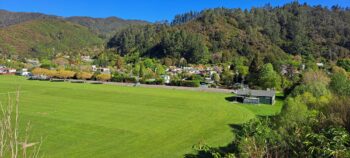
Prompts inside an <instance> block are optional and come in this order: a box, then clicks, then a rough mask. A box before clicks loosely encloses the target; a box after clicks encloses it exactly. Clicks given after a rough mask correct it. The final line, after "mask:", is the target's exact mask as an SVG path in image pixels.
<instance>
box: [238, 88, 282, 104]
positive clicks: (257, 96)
mask: <svg viewBox="0 0 350 158" xmlns="http://www.w3.org/2000/svg"><path fill="white" fill-rule="evenodd" d="M234 93H235V94H236V96H235V98H236V101H239V102H243V103H245V104H271V105H273V104H274V103H275V98H276V92H275V91H273V90H251V89H239V90H237V91H234Z"/></svg>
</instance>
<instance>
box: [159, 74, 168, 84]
mask: <svg viewBox="0 0 350 158" xmlns="http://www.w3.org/2000/svg"><path fill="white" fill-rule="evenodd" d="M160 77H161V78H162V79H163V80H164V83H167V84H168V83H170V76H169V75H161V76H160Z"/></svg>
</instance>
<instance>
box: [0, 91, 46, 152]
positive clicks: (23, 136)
mask: <svg viewBox="0 0 350 158" xmlns="http://www.w3.org/2000/svg"><path fill="white" fill-rule="evenodd" d="M0 107H1V115H0V157H1V158H3V157H11V158H17V157H22V158H27V157H28V158H36V157H39V151H40V145H41V142H30V141H29V134H28V132H29V130H30V123H29V122H28V124H27V127H26V130H25V131H24V132H23V133H21V132H20V131H19V91H17V93H16V97H15V99H14V100H13V99H12V98H11V95H10V93H9V94H8V100H7V104H5V105H4V104H3V103H2V102H0Z"/></svg>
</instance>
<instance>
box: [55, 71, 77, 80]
mask: <svg viewBox="0 0 350 158" xmlns="http://www.w3.org/2000/svg"><path fill="white" fill-rule="evenodd" d="M74 76H75V72H74V71H69V70H59V71H58V72H57V74H56V77H58V78H62V79H67V78H73V77H74Z"/></svg>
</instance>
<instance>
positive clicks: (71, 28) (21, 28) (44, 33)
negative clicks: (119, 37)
mask: <svg viewBox="0 0 350 158" xmlns="http://www.w3.org/2000/svg"><path fill="white" fill-rule="evenodd" d="M0 41H1V42H0V51H1V53H2V54H4V55H11V56H13V55H19V57H47V56H52V55H55V54H57V53H63V52H65V53H69V52H72V51H78V50H80V49H82V48H88V47H90V48H92V47H94V46H99V45H101V44H103V40H102V39H100V38H98V37H97V36H96V35H95V34H93V33H91V32H90V31H89V30H88V28H86V27H83V26H80V25H78V24H73V23H71V22H67V21H63V20H57V19H45V20H33V21H28V22H24V23H20V24H17V25H12V26H9V27H5V28H1V29H0Z"/></svg>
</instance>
